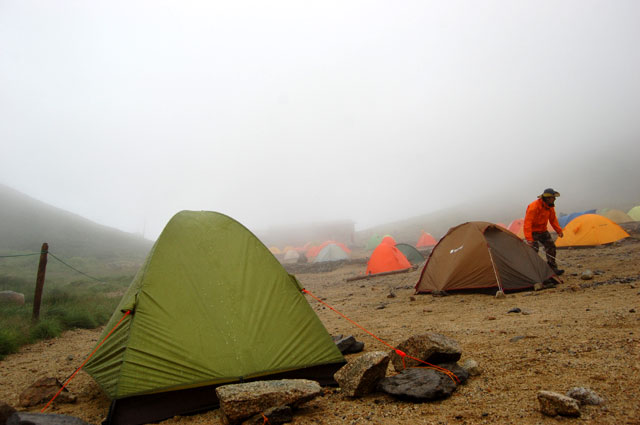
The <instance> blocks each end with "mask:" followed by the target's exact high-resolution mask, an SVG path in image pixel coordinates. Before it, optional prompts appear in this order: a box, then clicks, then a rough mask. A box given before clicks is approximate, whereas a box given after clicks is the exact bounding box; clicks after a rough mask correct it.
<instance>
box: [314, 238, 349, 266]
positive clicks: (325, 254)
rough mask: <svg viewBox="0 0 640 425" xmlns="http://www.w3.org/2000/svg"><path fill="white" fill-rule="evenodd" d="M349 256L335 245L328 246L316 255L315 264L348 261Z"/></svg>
mask: <svg viewBox="0 0 640 425" xmlns="http://www.w3.org/2000/svg"><path fill="white" fill-rule="evenodd" d="M348 259H349V254H347V253H346V252H345V251H344V249H342V248H341V247H340V246H338V245H336V244H333V243H331V244H329V245H327V246H325V247H324V248H322V251H320V252H319V253H318V255H317V256H316V259H315V261H314V262H315V263H324V262H326V261H340V260H348Z"/></svg>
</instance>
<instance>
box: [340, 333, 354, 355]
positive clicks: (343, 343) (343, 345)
mask: <svg viewBox="0 0 640 425" xmlns="http://www.w3.org/2000/svg"><path fill="white" fill-rule="evenodd" d="M355 342H356V339H355V337H354V336H353V335H349V336H348V337H345V338H341V339H339V340H337V341H336V346H337V347H338V350H340V352H341V353H342V354H344V352H345V351H346V350H347V348H349V347H351V346H352V345H353V344H354V343H355Z"/></svg>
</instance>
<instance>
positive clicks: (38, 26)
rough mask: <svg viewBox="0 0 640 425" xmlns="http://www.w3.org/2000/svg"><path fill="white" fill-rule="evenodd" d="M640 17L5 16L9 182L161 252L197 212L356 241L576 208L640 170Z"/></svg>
mask: <svg viewBox="0 0 640 425" xmlns="http://www.w3.org/2000/svg"><path fill="white" fill-rule="evenodd" d="M639 22H640V1H637V0H629V1H623V0H615V1H605V0H602V1H587V0H576V1H562V0H560V1H558V0H553V1H544V0H543V1H540V0H536V1H525V0H518V1H511V0H503V1H475V0H469V1H451V0H447V1H442V0H437V1H425V0H420V1H405V0H403V1H371V0H366V1H348V0H340V1H330V0H322V1H299V0H291V1H224V2H223V1H158V0H150V1H138V0H126V1H114V0H109V1H84V0H78V1H68V0H53V1H52V0H42V1H30V0H0V143H1V146H2V150H1V153H0V182H1V183H4V184H6V185H8V186H10V187H13V188H15V189H17V190H19V191H21V192H24V193H26V194H27V195H30V196H32V197H34V198H37V199H40V200H42V201H45V202H47V203H50V204H53V205H55V206H57V207H60V208H64V209H66V210H69V211H71V212H74V213H76V214H80V215H82V216H84V217H87V218H89V219H91V220H93V221H96V222H98V223H101V224H105V225H109V226H113V227H117V228H119V229H122V230H125V231H129V232H138V233H139V232H142V230H143V229H145V234H146V236H147V237H149V238H155V237H157V235H158V234H159V233H160V231H161V230H162V228H163V227H164V225H165V224H166V222H167V220H168V219H169V218H170V217H171V216H172V215H173V214H175V213H176V212H178V211H180V210H183V209H194V210H202V209H204V210H214V211H219V212H223V213H225V214H228V215H230V216H231V217H233V218H235V219H237V220H239V221H240V222H242V223H243V224H245V225H246V226H247V227H249V228H250V229H252V230H256V229H262V228H266V227H268V226H270V225H282V224H284V223H304V222H310V221H327V220H333V219H351V220H353V221H355V223H356V228H358V229H361V228H366V227H368V226H372V225H376V224H380V223H382V222H385V221H394V220H398V219H402V218H405V217H409V216H415V215H418V214H422V213H427V212H430V211H435V210H438V209H440V208H443V207H447V206H450V205H453V204H456V203H459V202H463V201H464V200H467V199H471V198H473V197H478V196H481V195H484V194H489V195H490V196H491V195H492V194H496V193H519V194H520V196H522V199H523V203H524V205H526V203H528V202H530V201H531V200H533V199H535V195H537V194H538V193H540V192H541V191H542V189H544V188H545V187H549V186H553V187H554V188H556V189H557V190H560V191H561V192H563V191H565V188H567V189H568V188H571V190H572V191H573V192H574V194H575V193H578V190H575V187H577V186H576V180H575V178H574V177H572V175H571V172H570V170H574V168H575V169H577V170H579V174H580V175H581V176H583V177H581V178H585V179H586V178H589V177H590V178H594V179H595V178H603V177H604V176H608V177H614V178H615V177H616V176H618V177H620V173H621V171H620V170H621V167H620V166H619V164H618V161H620V163H623V164H625V165H624V166H622V169H623V174H624V173H627V174H628V176H627V175H623V177H630V178H633V177H637V176H638V175H639V174H638V170H637V169H636V168H638V167H636V166H635V165H634V166H630V165H629V164H631V163H632V162H633V163H634V164H635V163H637V162H638V161H640V149H639V146H640V48H639V46H640V24H639ZM595 158H602V160H601V162H602V168H601V169H598V170H588V171H585V170H584V169H581V168H580V167H581V166H582V165H583V164H585V163H588V162H589V161H593V160H594V159H595ZM629 184H630V185H631V186H632V187H636V188H637V187H638V186H639V185H638V179H635V180H633V181H632V183H627V186H626V187H627V189H628V187H629ZM585 193H586V192H585ZM634 193H636V194H637V193H638V190H637V189H635V192H634ZM576 196H584V195H583V194H579V195H576ZM639 196H640V195H639ZM636 203H640V199H638V200H637V202H636ZM523 208H524V206H523Z"/></svg>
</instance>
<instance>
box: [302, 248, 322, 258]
mask: <svg viewBox="0 0 640 425" xmlns="http://www.w3.org/2000/svg"><path fill="white" fill-rule="evenodd" d="M321 249H322V248H321V247H320V246H315V245H313V246H311V247H309V248H308V249H307V251H306V252H305V255H306V256H307V258H315V257H316V256H317V255H318V253H319V252H320V250H321Z"/></svg>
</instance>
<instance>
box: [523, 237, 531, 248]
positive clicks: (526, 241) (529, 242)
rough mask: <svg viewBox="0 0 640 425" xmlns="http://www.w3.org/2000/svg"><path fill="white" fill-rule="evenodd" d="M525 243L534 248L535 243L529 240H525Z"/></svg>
mask: <svg viewBox="0 0 640 425" xmlns="http://www.w3.org/2000/svg"><path fill="white" fill-rule="evenodd" d="M524 242H525V243H526V244H527V245H529V246H530V247H533V241H530V240H528V239H525V240H524Z"/></svg>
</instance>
